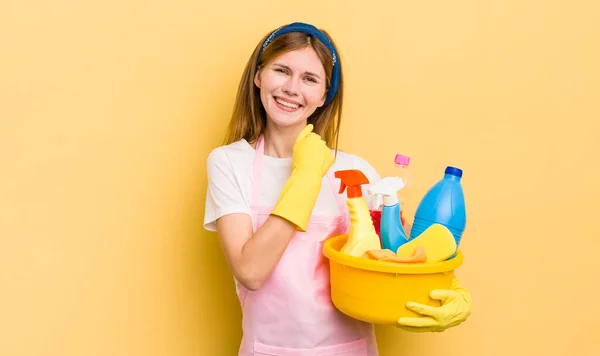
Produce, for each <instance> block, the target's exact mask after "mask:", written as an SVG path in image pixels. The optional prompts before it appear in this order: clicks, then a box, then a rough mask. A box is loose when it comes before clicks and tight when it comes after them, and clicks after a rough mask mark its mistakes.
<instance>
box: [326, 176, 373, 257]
mask: <svg viewBox="0 0 600 356" xmlns="http://www.w3.org/2000/svg"><path fill="white" fill-rule="evenodd" d="M335 177H336V178H340V179H341V181H342V182H341V184H340V194H342V193H343V192H344V190H345V189H346V187H347V188H348V192H347V194H348V199H347V200H346V204H347V205H348V211H349V212H350V231H349V233H348V241H347V242H346V244H345V245H344V246H343V247H342V249H341V252H342V253H345V254H348V255H351V256H355V257H363V255H364V254H365V253H366V252H367V251H369V250H379V249H381V243H380V241H379V236H377V233H376V232H375V226H373V220H371V215H370V214H369V207H368V206H367V201H366V200H365V198H364V197H363V196H362V188H361V185H362V184H368V183H369V180H368V179H367V177H366V176H365V175H364V174H363V172H361V171H360V170H358V169H350V170H343V171H337V172H335Z"/></svg>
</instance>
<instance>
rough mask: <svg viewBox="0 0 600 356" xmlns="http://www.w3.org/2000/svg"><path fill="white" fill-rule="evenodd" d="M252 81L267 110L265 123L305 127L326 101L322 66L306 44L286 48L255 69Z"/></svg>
mask: <svg viewBox="0 0 600 356" xmlns="http://www.w3.org/2000/svg"><path fill="white" fill-rule="evenodd" d="M254 84H255V85H256V86H257V87H258V88H260V99H261V101H262V104H263V106H264V108H265V111H266V112H267V126H269V125H276V126H279V127H281V128H284V127H286V128H287V127H296V126H298V127H300V126H302V127H304V126H305V125H306V124H307V121H308V118H309V116H310V115H312V114H313V113H314V112H315V110H316V109H317V108H319V107H321V106H322V105H323V103H324V102H325V94H326V93H325V90H326V74H325V68H323V64H322V63H321V60H320V59H319V57H318V55H317V53H316V52H315V50H314V49H313V48H312V47H310V46H308V47H304V48H301V49H298V50H294V51H289V52H286V53H283V54H282V55H280V56H278V57H277V58H275V59H274V60H272V61H271V62H269V63H267V64H266V65H265V66H264V67H263V68H261V70H260V71H258V72H257V73H256V76H255V78H254Z"/></svg>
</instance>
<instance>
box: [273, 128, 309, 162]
mask: <svg viewBox="0 0 600 356" xmlns="http://www.w3.org/2000/svg"><path fill="white" fill-rule="evenodd" d="M303 128H304V127H288V128H285V129H283V130H282V129H277V128H275V129H273V128H271V127H267V128H266V129H265V134H264V137H265V155H267V156H271V157H276V158H289V157H292V154H293V149H294V143H295V142H296V139H297V138H298V134H300V131H302V129H303Z"/></svg>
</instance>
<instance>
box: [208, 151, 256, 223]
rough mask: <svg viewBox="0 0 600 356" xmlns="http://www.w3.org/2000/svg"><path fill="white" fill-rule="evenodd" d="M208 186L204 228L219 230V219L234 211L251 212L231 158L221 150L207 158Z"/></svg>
mask: <svg viewBox="0 0 600 356" xmlns="http://www.w3.org/2000/svg"><path fill="white" fill-rule="evenodd" d="M206 165H207V167H206V168H207V175H208V187H207V192H206V206H205V210H204V228H205V229H206V230H209V231H217V219H219V218H220V217H222V216H224V215H228V214H234V213H245V214H248V215H251V214H250V207H249V206H248V203H247V202H246V199H244V195H243V193H242V189H241V187H240V185H239V183H238V180H237V179H236V176H235V171H234V169H233V165H232V163H231V160H230V159H229V157H228V156H227V154H226V153H225V152H223V151H220V150H218V149H217V150H214V151H212V152H211V153H210V154H209V156H208V158H207V163H206Z"/></svg>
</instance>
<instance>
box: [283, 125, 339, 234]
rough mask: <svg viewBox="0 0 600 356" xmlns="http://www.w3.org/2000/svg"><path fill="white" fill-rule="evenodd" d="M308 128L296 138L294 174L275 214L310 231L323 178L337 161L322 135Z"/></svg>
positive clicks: (310, 127) (286, 184)
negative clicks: (311, 219)
mask: <svg viewBox="0 0 600 356" xmlns="http://www.w3.org/2000/svg"><path fill="white" fill-rule="evenodd" d="M312 130H313V125H312V124H309V125H307V126H306V127H305V128H304V129H303V130H302V132H300V134H299V135H298V137H297V138H296V142H295V143H294V148H293V155H292V174H291V175H290V177H289V178H288V180H287V181H286V183H285V185H284V186H283V189H282V191H281V194H280V195H279V200H278V201H277V204H276V205H275V208H274V209H273V211H272V212H271V214H272V215H277V216H280V217H282V218H284V219H286V220H288V221H290V222H291V223H293V224H295V225H296V229H297V230H299V231H306V229H307V226H308V221H309V220H310V216H311V214H312V211H313V208H314V206H315V203H316V201H317V197H318V196H319V193H320V191H321V182H322V180H323V176H324V175H325V173H327V171H328V170H329V167H331V165H332V164H333V162H334V157H333V153H331V150H330V148H329V147H327V144H326V143H325V141H323V140H322V139H321V136H319V135H317V134H316V133H314V132H312Z"/></svg>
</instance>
